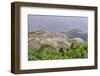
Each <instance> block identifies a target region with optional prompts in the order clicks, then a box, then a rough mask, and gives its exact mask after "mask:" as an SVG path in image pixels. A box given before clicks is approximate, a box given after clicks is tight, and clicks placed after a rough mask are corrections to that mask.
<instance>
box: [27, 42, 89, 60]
mask: <svg viewBox="0 0 100 76" xmlns="http://www.w3.org/2000/svg"><path fill="white" fill-rule="evenodd" d="M87 49H88V47H87V44H86V43H73V44H72V45H71V47H70V48H68V49H65V48H56V49H55V48H53V47H51V46H49V45H43V46H41V47H40V49H38V50H36V51H32V50H31V49H30V48H29V51H28V60H29V61H31V60H57V59H78V58H87V57H88V51H87Z"/></svg>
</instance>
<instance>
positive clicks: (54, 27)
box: [28, 15, 88, 32]
mask: <svg viewBox="0 0 100 76" xmlns="http://www.w3.org/2000/svg"><path fill="white" fill-rule="evenodd" d="M76 28H77V29H80V30H82V31H84V32H87V31H88V17H74V16H45V15H29V16H28V32H34V31H40V30H42V31H48V32H68V31H70V30H72V29H76Z"/></svg>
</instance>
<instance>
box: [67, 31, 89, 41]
mask: <svg viewBox="0 0 100 76" xmlns="http://www.w3.org/2000/svg"><path fill="white" fill-rule="evenodd" d="M67 35H68V36H69V38H71V39H73V38H81V39H83V40H84V41H87V39H88V34H87V33H85V32H83V31H81V30H80V29H72V30H70V31H69V32H68V33H67Z"/></svg>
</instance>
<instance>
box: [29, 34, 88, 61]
mask: <svg viewBox="0 0 100 76" xmlns="http://www.w3.org/2000/svg"><path fill="white" fill-rule="evenodd" d="M71 35H72V34H70V36H71ZM28 46H29V47H28V50H29V51H28V60H52V59H71V58H87V55H88V52H87V48H88V46H87V43H86V41H84V40H83V39H82V38H80V37H79V35H76V36H73V37H72V38H71V37H69V35H68V33H65V32H32V33H29V34H28Z"/></svg>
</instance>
